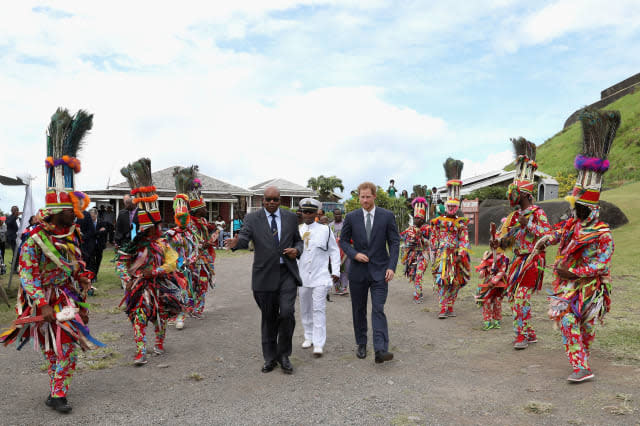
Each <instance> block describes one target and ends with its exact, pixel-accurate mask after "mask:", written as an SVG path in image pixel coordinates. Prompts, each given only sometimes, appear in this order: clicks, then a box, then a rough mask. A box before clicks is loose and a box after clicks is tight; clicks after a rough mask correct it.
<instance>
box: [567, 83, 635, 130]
mask: <svg viewBox="0 0 640 426" xmlns="http://www.w3.org/2000/svg"><path fill="white" fill-rule="evenodd" d="M638 88H640V73H638V74H636V75H634V76H632V77H629V78H627V79H625V80H623V81H621V82H619V83H616V84H614V85H613V86H611V87H608V88H606V89H604V90H603V91H602V92H600V100H599V101H597V102H594V103H592V104H591V105H588V106H587V107H591V108H597V109H602V108H604V107H606V106H607V105H609V104H611V103H612V102H614V101H617V100H618V99H620V98H621V97H623V96H626V95H628V94H630V93H633V92H635V91H636V90H637V89H638ZM583 109H584V108H580V109H579V110H577V111H575V112H574V113H573V114H571V115H570V116H569V118H567V120H566V121H565V122H564V128H565V129H566V128H567V127H569V126H570V125H572V124H573V123H575V122H576V121H578V116H579V115H580V112H581V111H582V110H583Z"/></svg>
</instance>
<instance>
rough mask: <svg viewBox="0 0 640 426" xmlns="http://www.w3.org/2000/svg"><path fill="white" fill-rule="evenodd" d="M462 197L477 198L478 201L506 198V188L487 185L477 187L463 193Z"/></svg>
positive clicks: (467, 198)
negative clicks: (465, 193)
mask: <svg viewBox="0 0 640 426" xmlns="http://www.w3.org/2000/svg"><path fill="white" fill-rule="evenodd" d="M464 198H465V199H466V200H475V199H476V198H477V199H478V201H479V202H483V201H484V200H488V199H491V200H506V199H507V188H505V187H504V186H487V187H485V188H479V189H476V190H475V191H472V192H470V193H469V194H467V195H465V196H464Z"/></svg>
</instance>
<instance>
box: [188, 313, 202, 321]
mask: <svg viewBox="0 0 640 426" xmlns="http://www.w3.org/2000/svg"><path fill="white" fill-rule="evenodd" d="M191 316H192V317H193V318H195V319H197V320H203V319H204V314H199V313H195V312H194V313H193V314H191Z"/></svg>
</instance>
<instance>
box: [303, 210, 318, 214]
mask: <svg viewBox="0 0 640 426" xmlns="http://www.w3.org/2000/svg"><path fill="white" fill-rule="evenodd" d="M316 213H318V211H317V210H302V214H316Z"/></svg>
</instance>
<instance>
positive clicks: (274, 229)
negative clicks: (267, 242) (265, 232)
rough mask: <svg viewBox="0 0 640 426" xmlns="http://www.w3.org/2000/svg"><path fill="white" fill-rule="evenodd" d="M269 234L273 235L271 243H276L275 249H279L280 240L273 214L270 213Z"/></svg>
mask: <svg viewBox="0 0 640 426" xmlns="http://www.w3.org/2000/svg"><path fill="white" fill-rule="evenodd" d="M271 233H272V234H273V241H274V242H275V243H276V247H279V246H280V238H278V224H277V223H276V215H275V213H271Z"/></svg>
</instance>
